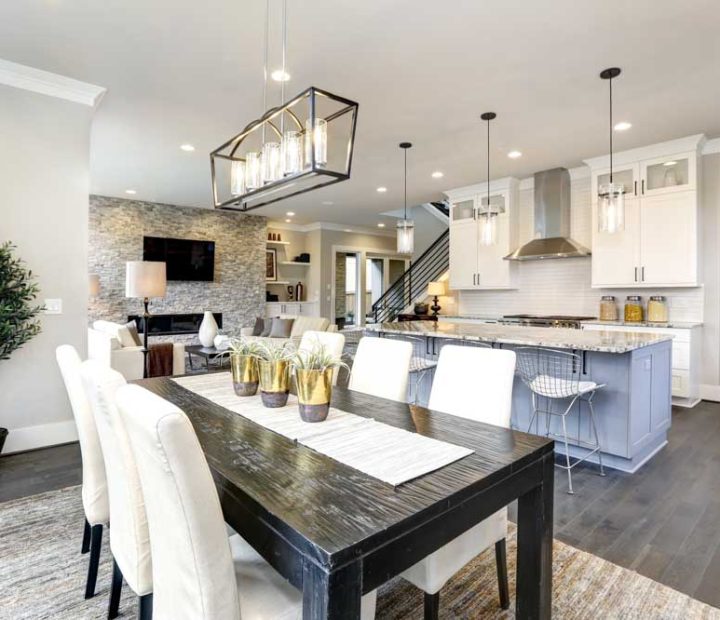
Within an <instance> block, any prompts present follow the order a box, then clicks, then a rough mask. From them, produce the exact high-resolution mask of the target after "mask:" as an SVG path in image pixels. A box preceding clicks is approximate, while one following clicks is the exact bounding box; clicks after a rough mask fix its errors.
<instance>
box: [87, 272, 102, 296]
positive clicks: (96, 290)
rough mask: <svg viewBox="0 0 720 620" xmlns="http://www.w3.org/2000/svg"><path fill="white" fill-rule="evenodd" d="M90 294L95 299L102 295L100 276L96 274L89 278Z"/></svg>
mask: <svg viewBox="0 0 720 620" xmlns="http://www.w3.org/2000/svg"><path fill="white" fill-rule="evenodd" d="M88 294H89V295H90V297H93V298H95V297H97V296H98V295H100V276H99V275H98V274H96V273H91V274H90V275H89V276H88Z"/></svg>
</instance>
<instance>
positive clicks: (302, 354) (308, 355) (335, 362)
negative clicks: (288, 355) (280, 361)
mask: <svg viewBox="0 0 720 620" xmlns="http://www.w3.org/2000/svg"><path fill="white" fill-rule="evenodd" d="M292 364H293V367H294V368H298V369H300V370H327V369H328V368H345V369H348V370H349V368H350V367H349V366H348V365H347V364H346V363H345V362H343V361H342V359H341V358H339V357H336V356H334V355H333V354H332V353H330V352H329V351H328V350H327V349H326V348H325V347H324V346H323V345H317V346H315V347H313V348H312V349H310V350H303V351H298V352H297V353H296V354H295V355H294V356H293V360H292Z"/></svg>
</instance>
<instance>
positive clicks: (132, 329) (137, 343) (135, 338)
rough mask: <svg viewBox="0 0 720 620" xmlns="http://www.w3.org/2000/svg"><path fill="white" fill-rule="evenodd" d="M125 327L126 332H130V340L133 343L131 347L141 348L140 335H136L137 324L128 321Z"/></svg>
mask: <svg viewBox="0 0 720 620" xmlns="http://www.w3.org/2000/svg"><path fill="white" fill-rule="evenodd" d="M125 327H127V330H128V331H129V332H130V338H132V340H133V343H134V344H133V346H136V347H141V346H142V341H141V340H140V334H138V330H137V323H136V322H135V321H130V322H129V323H128V324H127V325H125Z"/></svg>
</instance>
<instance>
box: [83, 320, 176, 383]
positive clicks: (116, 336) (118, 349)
mask: <svg viewBox="0 0 720 620" xmlns="http://www.w3.org/2000/svg"><path fill="white" fill-rule="evenodd" d="M88 357H89V358H90V359H94V360H98V361H100V362H102V363H103V364H106V365H108V366H110V368H112V369H114V370H117V371H118V372H119V373H120V374H121V375H122V376H123V377H125V379H126V380H128V381H133V380H135V379H142V377H143V364H144V360H143V353H142V346H138V345H137V344H136V343H135V340H134V338H133V335H132V334H131V333H130V330H129V329H128V328H127V327H126V326H125V325H121V324H119V323H112V322H111V321H95V322H94V323H93V325H92V327H91V328H89V329H88ZM173 374H174V375H183V374H185V346H184V345H182V344H180V343H177V342H176V343H173Z"/></svg>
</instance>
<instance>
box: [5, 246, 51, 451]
mask: <svg viewBox="0 0 720 620" xmlns="http://www.w3.org/2000/svg"><path fill="white" fill-rule="evenodd" d="M14 250H15V246H14V245H13V244H12V243H10V242H6V243H3V244H2V245H0V299H2V303H0V360H9V359H10V356H11V355H12V354H13V353H14V352H15V351H17V350H18V349H19V348H20V347H22V346H23V345H24V344H26V343H27V342H29V341H30V340H31V339H32V338H34V337H35V336H37V335H38V334H39V333H40V331H41V329H42V327H41V324H40V321H39V320H38V319H37V316H38V315H39V314H40V313H41V312H42V311H43V306H35V305H34V301H35V298H36V297H37V294H38V292H39V290H40V289H39V287H38V285H37V284H36V282H35V281H34V276H33V273H32V271H31V270H30V269H28V268H27V267H26V266H25V263H24V262H23V261H22V260H21V259H19V258H17V257H16V256H15V254H14ZM7 436H8V430H7V429H6V428H0V452H2V449H3V445H4V444H5V439H6V438H7Z"/></svg>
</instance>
